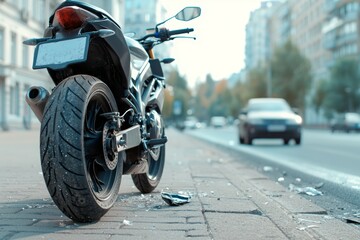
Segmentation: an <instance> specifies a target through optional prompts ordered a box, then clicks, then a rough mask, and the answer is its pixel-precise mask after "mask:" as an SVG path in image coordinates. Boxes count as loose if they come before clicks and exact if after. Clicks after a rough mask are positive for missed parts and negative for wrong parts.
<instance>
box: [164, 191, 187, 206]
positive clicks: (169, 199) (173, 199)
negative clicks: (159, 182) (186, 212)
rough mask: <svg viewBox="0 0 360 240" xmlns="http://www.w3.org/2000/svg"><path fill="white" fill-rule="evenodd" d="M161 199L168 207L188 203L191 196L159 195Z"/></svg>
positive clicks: (183, 194) (179, 194) (184, 194)
mask: <svg viewBox="0 0 360 240" xmlns="http://www.w3.org/2000/svg"><path fill="white" fill-rule="evenodd" d="M161 197H162V199H163V200H164V201H165V202H166V203H167V204H169V205H170V206H179V205H182V204H185V203H189V202H190V199H191V196H190V195H189V194H186V193H168V192H162V193H161Z"/></svg>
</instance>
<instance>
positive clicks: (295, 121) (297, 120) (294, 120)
mask: <svg viewBox="0 0 360 240" xmlns="http://www.w3.org/2000/svg"><path fill="white" fill-rule="evenodd" d="M286 123H287V124H289V125H301V124H302V118H301V117H300V116H295V117H294V118H289V119H287V120H286Z"/></svg>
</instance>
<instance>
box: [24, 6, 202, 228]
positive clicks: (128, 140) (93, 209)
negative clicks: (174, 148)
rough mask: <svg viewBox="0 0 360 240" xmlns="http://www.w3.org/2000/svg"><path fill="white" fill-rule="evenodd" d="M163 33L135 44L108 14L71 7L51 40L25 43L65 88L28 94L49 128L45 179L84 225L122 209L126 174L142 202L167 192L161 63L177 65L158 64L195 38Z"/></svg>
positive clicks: (62, 10) (45, 130)
mask: <svg viewBox="0 0 360 240" xmlns="http://www.w3.org/2000/svg"><path fill="white" fill-rule="evenodd" d="M200 12H201V10H200V9H199V8H196V7H190V8H189V7H188V8H184V9H183V10H182V11H180V12H179V13H178V14H177V15H175V16H174V17H172V18H177V19H178V20H183V21H188V20H191V19H194V18H196V17H198V16H199V15H200ZM170 19H171V18H170ZM170 19H168V20H170ZM168 20H166V21H168ZM166 21H164V22H166ZM164 22H163V23H164ZM160 24H162V23H160ZM160 24H158V25H157V26H156V28H155V32H154V33H153V34H149V35H146V36H144V37H142V38H140V39H132V38H129V37H125V36H124V34H123V33H122V30H121V28H120V26H119V25H118V24H117V23H116V22H115V21H114V20H113V19H112V17H111V16H110V15H109V14H108V13H106V12H105V11H104V10H102V9H99V8H96V7H94V6H92V5H89V4H86V3H83V2H80V1H69V0H68V1H65V2H63V3H62V4H60V5H59V6H58V7H57V9H56V10H55V11H54V14H53V15H52V16H51V17H50V19H49V27H48V28H47V29H46V30H45V34H44V37H43V38H38V39H29V40H27V41H25V42H24V43H25V44H28V45H36V49H35V54H34V63H33V68H34V69H40V68H46V69H47V70H48V73H49V75H50V76H51V79H52V80H53V82H54V84H55V88H54V89H53V90H52V92H51V93H49V92H48V91H47V90H45V88H43V87H31V88H30V89H29V90H28V92H27V95H26V101H27V102H28V104H29V105H30V107H31V109H32V110H33V112H34V113H35V115H36V116H37V117H38V119H39V120H40V122H41V133H40V154H41V166H42V171H43V175H44V179H45V182H46V185H47V188H48V191H49V193H50V195H51V197H52V199H53V200H54V202H55V204H56V205H57V206H58V207H59V209H60V210H61V211H62V212H63V213H64V214H65V215H66V216H68V217H69V218H71V219H73V220H74V221H76V222H91V221H97V220H99V219H100V218H101V217H102V216H103V215H104V214H105V213H106V212H107V211H108V210H109V209H110V208H111V207H112V206H113V204H114V203H115V201H116V199H117V195H118V191H119V187H120V183H121V177H122V175H123V174H131V176H132V179H133V182H134V184H135V186H136V187H137V188H138V189H139V190H140V191H141V192H142V193H149V192H151V191H153V190H154V189H155V188H156V186H157V185H158V184H159V181H160V179H161V176H162V172H163V168H164V162H165V143H166V142H167V138H166V135H165V126H164V122H163V119H162V116H161V113H162V108H163V104H164V88H165V77H164V74H163V71H162V66H161V63H166V62H171V60H169V59H165V60H162V61H160V60H159V59H156V58H155V57H154V54H153V47H154V46H155V45H157V44H160V43H163V42H165V41H168V40H173V39H174V38H175V37H172V36H173V35H176V34H183V33H189V32H191V31H193V29H179V30H174V31H169V30H167V29H160V30H159V29H158V26H159V25H160Z"/></svg>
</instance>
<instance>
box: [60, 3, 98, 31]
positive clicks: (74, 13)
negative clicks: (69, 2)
mask: <svg viewBox="0 0 360 240" xmlns="http://www.w3.org/2000/svg"><path fill="white" fill-rule="evenodd" d="M96 18H97V16H96V15H95V14H92V13H91V12H89V11H86V10H84V9H82V8H79V7H76V6H70V7H63V8H60V9H59V10H57V11H56V12H55V18H54V22H53V25H57V24H58V25H60V26H61V27H62V28H64V29H66V30H71V29H76V28H79V27H81V26H82V25H83V24H84V23H85V22H86V21H88V20H90V19H96Z"/></svg>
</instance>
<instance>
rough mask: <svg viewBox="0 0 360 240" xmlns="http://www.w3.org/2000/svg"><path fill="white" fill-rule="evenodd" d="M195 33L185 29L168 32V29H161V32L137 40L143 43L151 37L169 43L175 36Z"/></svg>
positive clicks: (190, 29)
mask: <svg viewBox="0 0 360 240" xmlns="http://www.w3.org/2000/svg"><path fill="white" fill-rule="evenodd" d="M193 31H194V29H193V28H183V29H177V30H168V29H166V28H162V29H160V31H157V32H155V33H152V34H148V35H145V36H144V37H142V38H139V39H137V41H139V42H141V41H144V40H145V39H147V38H150V37H155V38H158V39H160V40H161V41H167V40H169V39H170V37H171V36H173V35H179V34H184V33H190V32H193Z"/></svg>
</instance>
